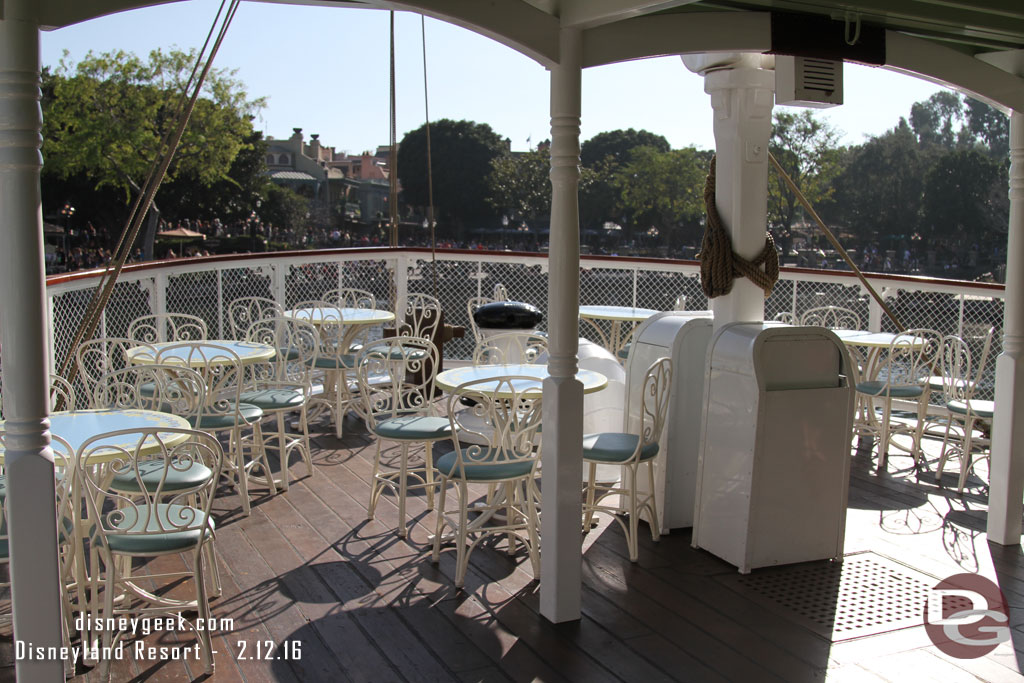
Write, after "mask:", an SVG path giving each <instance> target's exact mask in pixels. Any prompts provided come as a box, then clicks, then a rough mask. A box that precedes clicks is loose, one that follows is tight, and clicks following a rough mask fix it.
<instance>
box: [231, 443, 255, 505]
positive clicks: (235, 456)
mask: <svg viewBox="0 0 1024 683" xmlns="http://www.w3.org/2000/svg"><path fill="white" fill-rule="evenodd" d="M254 438H255V437H254ZM230 440H231V446H230V450H231V459H232V460H233V461H234V465H235V481H236V482H238V495H239V497H240V498H241V499H242V514H244V515H245V516H246V517H248V516H249V515H250V514H251V513H252V506H251V504H250V503H249V473H248V470H246V468H245V454H244V453H243V452H242V435H241V430H240V429H239V428H238V427H234V428H233V429H232V430H231V437H230Z"/></svg>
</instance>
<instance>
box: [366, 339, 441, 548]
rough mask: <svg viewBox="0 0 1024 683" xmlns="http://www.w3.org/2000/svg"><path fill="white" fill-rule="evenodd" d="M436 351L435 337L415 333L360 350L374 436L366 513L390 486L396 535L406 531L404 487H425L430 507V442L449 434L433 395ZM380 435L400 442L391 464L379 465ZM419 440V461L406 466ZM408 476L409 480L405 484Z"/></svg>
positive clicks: (432, 484) (371, 511)
mask: <svg viewBox="0 0 1024 683" xmlns="http://www.w3.org/2000/svg"><path fill="white" fill-rule="evenodd" d="M437 355H438V354H437V347H436V346H434V343H433V342H432V341H430V340H429V339H423V338H419V337H391V338H387V339H381V340H379V341H375V342H371V343H369V344H367V345H366V347H365V348H364V349H363V350H362V351H361V352H360V354H359V363H358V370H357V372H356V375H357V378H358V382H359V391H360V395H361V398H362V400H363V404H364V405H363V410H364V411H365V414H366V426H367V428H368V429H369V430H370V433H372V434H373V435H375V436H376V437H377V450H376V454H375V455H374V458H373V473H372V474H371V476H370V501H369V504H368V505H367V507H366V515H367V518H369V519H373V516H374V513H375V511H376V508H377V503H378V501H379V500H380V496H381V493H383V491H384V489H385V488H390V489H391V490H392V491H394V492H395V494H396V495H397V497H398V520H399V521H398V535H399V536H402V537H405V536H406V535H407V534H408V528H407V526H406V514H405V510H406V497H407V495H408V490H409V488H422V489H424V490H425V491H426V495H427V506H428V507H433V504H434V488H435V487H436V484H435V481H434V459H433V450H432V449H433V445H434V443H435V442H437V441H440V440H443V439H447V438H449V437H450V436H451V430H452V427H451V424H450V422H449V420H448V418H447V417H441V416H438V415H437V414H436V411H435V409H434V402H433V400H432V395H431V392H432V391H433V386H434V373H435V372H436V368H437ZM381 378H386V379H385V380H382V379H381ZM384 440H388V441H395V442H397V443H398V445H399V448H400V453H399V462H398V467H397V468H395V469H387V470H385V469H384V468H383V467H382V463H381V444H382V442H383V441H384ZM417 443H420V444H423V445H424V455H423V463H422V464H421V465H417V466H414V467H410V464H409V449H410V447H411V446H412V445H413V444H417ZM410 478H412V479H413V483H412V484H409V479H410Z"/></svg>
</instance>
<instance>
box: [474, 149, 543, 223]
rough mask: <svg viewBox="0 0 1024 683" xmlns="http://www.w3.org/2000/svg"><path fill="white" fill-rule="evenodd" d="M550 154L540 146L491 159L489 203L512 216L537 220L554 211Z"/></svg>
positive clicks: (488, 181) (488, 182)
mask: <svg viewBox="0 0 1024 683" xmlns="http://www.w3.org/2000/svg"><path fill="white" fill-rule="evenodd" d="M550 171H551V154H550V153H549V152H548V150H547V149H537V150H533V151H530V152H526V153H523V154H505V155H502V156H499V157H495V158H494V159H492V160H491V172H490V173H489V174H488V176H487V186H488V188H489V189H488V193H487V203H488V204H490V205H491V206H492V207H494V209H495V210H497V211H498V212H499V213H504V214H506V215H508V216H509V217H511V218H515V219H518V218H525V219H527V220H534V219H536V218H538V217H540V216H544V215H547V214H550V213H551V180H550Z"/></svg>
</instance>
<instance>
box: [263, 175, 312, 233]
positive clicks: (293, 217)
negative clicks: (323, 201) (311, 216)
mask: <svg viewBox="0 0 1024 683" xmlns="http://www.w3.org/2000/svg"><path fill="white" fill-rule="evenodd" d="M264 197H265V199H264V200H263V205H262V206H261V207H260V218H261V219H262V220H263V221H264V222H267V223H271V224H273V225H276V226H277V227H279V228H282V229H284V230H296V231H297V230H300V229H302V228H303V227H305V225H306V215H307V214H308V213H309V200H308V199H306V198H305V197H303V196H302V195H300V194H299V193H297V192H295V191H293V190H289V189H288V188H287V187H282V186H281V185H276V184H274V183H268V184H267V187H266V191H265V195H264Z"/></svg>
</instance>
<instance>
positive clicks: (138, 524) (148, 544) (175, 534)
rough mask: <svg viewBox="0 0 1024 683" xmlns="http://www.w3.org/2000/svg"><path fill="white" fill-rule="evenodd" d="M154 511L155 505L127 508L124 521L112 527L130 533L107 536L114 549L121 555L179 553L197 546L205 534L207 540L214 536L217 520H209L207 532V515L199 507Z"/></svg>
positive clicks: (160, 506) (163, 507) (165, 507)
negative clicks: (204, 526) (204, 522)
mask: <svg viewBox="0 0 1024 683" xmlns="http://www.w3.org/2000/svg"><path fill="white" fill-rule="evenodd" d="M151 508H153V506H150V505H139V506H138V507H126V508H124V510H123V512H124V518H123V519H120V520H117V521H116V522H114V523H113V524H112V525H111V527H110V528H111V529H112V530H120V531H124V532H127V533H126V534H124V535H108V536H107V537H106V538H107V545H108V546H109V547H110V549H111V550H113V551H115V552H121V553H164V552H167V553H171V552H178V551H181V550H186V549H188V548H194V547H196V545H197V544H198V543H199V542H200V541H201V540H202V535H203V534H204V533H205V534H206V535H207V538H209V537H210V536H212V534H213V531H214V523H213V518H212V517H211V518H210V519H208V520H206V522H207V525H206V529H205V531H204V530H203V528H202V526H203V521H204V519H205V518H204V515H203V514H202V511H200V510H197V509H196V508H192V507H188V506H186V505H168V504H166V503H160V504H158V505H156V506H155V510H151ZM109 522H110V520H108V523H109ZM144 531H150V532H153V533H143V532H144ZM133 534H137V535H133Z"/></svg>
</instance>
